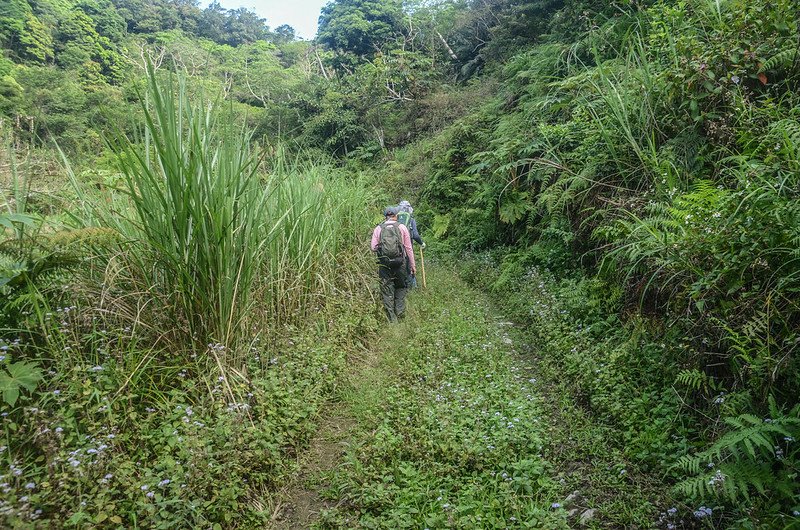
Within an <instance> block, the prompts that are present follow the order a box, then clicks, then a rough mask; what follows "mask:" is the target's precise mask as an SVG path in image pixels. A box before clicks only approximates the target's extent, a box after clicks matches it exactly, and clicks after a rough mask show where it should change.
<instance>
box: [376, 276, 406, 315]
mask: <svg viewBox="0 0 800 530" xmlns="http://www.w3.org/2000/svg"><path fill="white" fill-rule="evenodd" d="M378 276H380V279H381V300H382V301H383V308H384V309H385V310H386V316H387V317H388V318H389V322H397V321H398V320H399V319H401V318H403V317H404V316H405V313H406V295H407V294H408V287H407V286H406V275H405V274H404V271H403V268H400V269H398V270H392V269H388V268H385V267H381V268H380V270H379V273H378Z"/></svg>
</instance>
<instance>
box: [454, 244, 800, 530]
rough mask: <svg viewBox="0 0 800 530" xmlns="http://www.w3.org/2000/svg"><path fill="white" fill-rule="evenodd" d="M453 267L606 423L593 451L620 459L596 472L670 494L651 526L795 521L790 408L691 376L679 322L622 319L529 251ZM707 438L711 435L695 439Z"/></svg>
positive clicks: (605, 301)
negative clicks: (637, 476)
mask: <svg viewBox="0 0 800 530" xmlns="http://www.w3.org/2000/svg"><path fill="white" fill-rule="evenodd" d="M462 263H464V264H465V266H464V267H463V274H464V277H465V278H466V279H467V280H468V281H469V282H471V283H473V284H475V285H477V286H480V287H481V288H483V289H486V290H488V291H489V292H490V293H492V294H493V297H494V299H495V300H496V302H497V303H498V304H499V305H500V307H501V308H502V309H503V310H504V311H505V312H506V313H507V314H508V315H509V317H511V318H512V319H513V320H514V321H515V322H517V323H519V324H521V325H523V326H524V329H525V330H526V331H525V336H526V337H527V340H530V341H531V344H532V347H533V348H534V350H535V351H537V356H536V359H537V366H538V367H539V370H540V371H541V372H540V373H542V377H543V378H547V380H550V381H553V382H554V384H555V385H556V386H558V387H560V388H563V389H564V390H565V391H566V393H567V395H568V396H570V399H571V400H572V401H573V402H574V404H575V405H576V406H577V407H578V408H579V409H581V410H583V411H585V412H586V413H587V414H588V416H589V417H590V418H591V421H592V422H597V424H598V426H600V427H602V426H605V427H606V428H605V429H602V439H603V440H604V442H605V443H606V444H607V445H606V446H605V447H603V448H600V449H598V451H599V453H600V454H604V453H607V452H609V451H610V452H614V451H619V452H620V454H621V455H622V456H621V458H622V462H623V463H627V465H626V467H625V468H622V469H616V468H612V469H609V470H608V474H609V475H614V474H617V473H623V474H627V473H630V472H631V471H633V470H636V472H638V473H641V474H643V475H646V476H651V477H653V478H654V479H656V478H657V485H656V486H655V489H656V490H658V489H662V490H663V489H664V488H665V487H666V488H667V491H669V492H670V493H669V496H668V497H667V498H672V499H673V503H676V504H675V505H674V506H672V508H673V509H672V510H668V509H666V507H665V506H660V507H658V508H660V509H661V510H662V512H661V516H660V519H659V520H658V521H657V524H656V522H653V523H652V524H654V525H656V526H658V527H663V528H666V527H668V526H667V525H676V526H670V528H676V527H678V528H679V527H683V525H689V526H691V524H692V521H693V520H695V521H696V522H697V523H701V524H703V525H708V526H711V527H720V528H731V527H735V528H749V527H756V528H783V527H787V528H789V527H793V526H794V525H797V524H798V520H797V517H798V515H797V510H796V508H795V507H794V504H793V503H794V500H793V496H794V489H795V487H796V479H795V476H796V475H795V473H796V466H797V450H796V447H795V443H794V440H795V438H796V437H797V436H798V435H800V421H798V410H797V408H796V407H795V408H794V409H790V408H788V407H782V408H781V407H780V406H778V405H777V403H776V402H775V401H774V400H770V402H769V404H767V405H766V406H765V409H764V411H763V413H762V414H761V415H754V414H753V413H752V412H749V411H747V410H745V411H742V404H741V402H738V403H737V402H736V401H735V399H736V398H735V397H734V398H733V399H734V401H733V403H731V395H730V394H729V393H725V392H723V391H722V390H721V389H720V388H718V387H713V386H711V385H713V384H714V383H713V382H712V381H711V380H710V379H702V381H700V382H698V380H697V379H698V377H697V376H696V375H695V373H694V371H692V370H691V369H689V368H688V367H690V366H692V364H691V363H692V362H697V360H698V359H697V357H693V356H691V355H687V354H688V353H689V352H691V346H690V344H688V342H687V340H686V337H685V334H684V331H683V330H682V329H681V328H679V327H668V326H665V325H663V323H662V322H659V321H657V320H654V319H652V318H643V317H641V316H638V317H631V316H626V317H622V316H621V315H620V310H621V296H620V294H619V293H618V295H617V297H616V298H614V297H609V296H608V295H609V286H608V285H607V284H605V282H603V281H602V280H599V279H592V278H587V277H585V276H583V275H582V274H573V275H569V276H566V277H565V276H561V277H560V278H559V277H557V276H554V275H553V273H552V272H550V271H548V270H547V269H546V268H544V267H543V263H542V260H541V255H540V254H539V253H537V252H535V251H533V252H531V251H528V252H508V251H507V250H506V251H504V252H502V251H496V252H493V253H484V254H477V255H474V256H473V257H472V258H471V259H469V260H466V261H462ZM665 382H667V384H665ZM708 440H716V443H714V444H713V445H710V446H707V445H705V444H706V443H708V442H707V441H708ZM596 442H597V441H596V440H594V441H591V440H587V443H588V444H592V443H596ZM617 467H619V466H617ZM779 499H782V502H783V503H784V504H783V506H784V507H783V508H781V507H780V505H777V504H776V502H778V500H779ZM676 506H677V508H676ZM745 506H746V510H747V511H746V512H745V511H744V510H743V508H744V507H745Z"/></svg>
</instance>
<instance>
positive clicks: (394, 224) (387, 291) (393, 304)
mask: <svg viewBox="0 0 800 530" xmlns="http://www.w3.org/2000/svg"><path fill="white" fill-rule="evenodd" d="M397 213H398V208H397V207H394V206H392V207H389V208H386V210H384V217H385V218H386V219H385V221H384V222H382V223H381V224H379V225H378V226H376V227H375V230H374V231H373V232H372V251H373V252H376V253H377V255H378V277H379V278H380V280H381V299H382V300H383V308H384V309H385V310H386V316H387V317H388V318H389V322H397V321H398V320H399V319H402V318H403V317H404V316H405V312H406V295H407V294H408V273H409V272H410V273H411V274H412V275H413V274H416V273H417V264H416V262H415V261H414V251H413V250H412V248H411V234H410V233H409V231H408V228H406V227H405V226H404V225H402V224H400V223H399V222H398V221H397Z"/></svg>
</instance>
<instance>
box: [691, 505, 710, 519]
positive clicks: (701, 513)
mask: <svg viewBox="0 0 800 530" xmlns="http://www.w3.org/2000/svg"><path fill="white" fill-rule="evenodd" d="M712 513H713V511H712V510H711V508H706V507H705V506H701V507H699V508H698V509H696V510H695V511H694V516H695V517H697V518H698V519H703V518H704V517H709V516H711V514H712Z"/></svg>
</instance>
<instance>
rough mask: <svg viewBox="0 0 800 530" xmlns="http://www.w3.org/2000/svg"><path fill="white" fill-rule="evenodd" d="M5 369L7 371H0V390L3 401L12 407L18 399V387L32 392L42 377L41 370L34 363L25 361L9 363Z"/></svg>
mask: <svg viewBox="0 0 800 530" xmlns="http://www.w3.org/2000/svg"><path fill="white" fill-rule="evenodd" d="M6 369H7V370H8V373H6V372H0V392H2V393H3V401H5V402H6V403H8V404H9V405H11V406H12V407H13V406H14V405H15V404H16V402H17V399H19V391H20V388H24V389H25V390H27V391H28V392H33V391H34V390H35V389H36V385H37V384H38V383H39V381H41V379H42V372H41V371H40V370H39V368H38V367H37V366H36V365H35V364H33V363H26V362H18V363H11V364H9V365H8V366H7V368H6Z"/></svg>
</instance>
